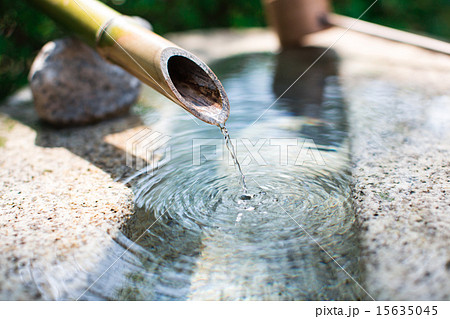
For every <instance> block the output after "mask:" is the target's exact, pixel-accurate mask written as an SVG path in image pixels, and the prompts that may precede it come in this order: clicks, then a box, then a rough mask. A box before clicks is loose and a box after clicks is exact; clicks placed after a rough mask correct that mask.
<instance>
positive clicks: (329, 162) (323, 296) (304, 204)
mask: <svg viewBox="0 0 450 319" xmlns="http://www.w3.org/2000/svg"><path fill="white" fill-rule="evenodd" d="M318 54H320V52H317V50H315V49H305V50H303V51H298V52H286V53H283V54H282V55H280V56H275V55H270V54H253V55H245V56H239V57H234V58H230V59H227V60H222V61H220V62H218V63H216V64H215V65H212V68H213V69H214V71H216V73H217V74H218V76H219V78H220V79H221V80H222V82H223V84H224V86H225V89H226V90H227V93H228V95H229V98H230V101H231V105H232V108H231V115H230V118H229V121H228V122H227V127H228V129H229V131H230V132H231V134H232V136H233V138H235V140H234V141H233V143H234V145H236V152H237V156H238V158H239V161H240V163H241V165H242V171H243V172H244V174H245V175H246V178H247V180H246V182H247V188H248V196H244V197H243V191H242V185H241V182H240V177H239V171H238V169H236V168H235V167H234V165H233V161H232V159H230V158H229V156H228V152H227V150H226V148H225V144H224V140H223V137H222V136H221V134H220V131H219V130H218V129H217V127H213V126H210V125H207V124H204V123H199V125H196V124H195V123H194V121H192V119H191V118H190V117H189V116H187V115H186V113H185V112H183V110H181V109H180V108H178V107H177V106H174V105H172V104H171V103H169V102H164V103H166V104H167V105H163V106H160V107H159V108H158V110H152V109H146V112H147V113H146V115H144V118H145V119H146V121H147V124H148V125H149V127H151V128H152V129H153V130H156V131H158V132H161V133H163V134H165V135H167V136H170V137H171V138H170V141H169V142H168V145H167V146H169V148H170V151H167V152H166V154H165V156H166V157H165V159H163V160H162V161H161V163H160V165H159V167H158V168H157V169H156V170H155V171H154V172H150V173H148V174H141V175H139V176H138V177H136V179H135V188H134V191H135V194H136V206H137V212H136V214H135V215H134V216H133V218H132V219H131V220H130V221H129V222H128V223H127V225H126V226H125V227H124V229H123V233H124V235H125V236H126V237H128V239H129V240H132V241H135V240H137V247H135V248H133V249H132V250H130V253H131V254H134V257H137V259H136V258H135V259H134V261H133V267H131V266H130V269H129V271H127V270H126V269H125V271H124V272H125V273H127V280H126V281H125V283H123V284H121V286H120V287H118V288H115V290H114V295H113V296H111V298H114V299H151V300H185V299H200V300H204V299H207V300H341V299H345V300H354V299H364V298H365V296H364V292H363V291H362V290H361V288H360V287H359V286H358V285H357V284H356V283H355V281H353V280H352V278H350V277H349V276H348V275H347V274H346V272H348V274H351V276H353V278H354V279H355V280H356V281H358V282H359V281H361V280H362V278H361V271H360V263H359V245H358V237H357V230H356V227H355V218H354V212H353V209H352V204H351V193H350V186H349V173H348V165H349V158H348V151H349V150H348V139H347V133H346V131H347V124H346V118H345V110H344V102H343V100H342V97H341V94H340V88H339V84H338V77H337V75H336V65H335V64H336V61H335V59H334V58H333V57H328V58H324V59H323V60H321V62H319V63H318V65H317V66H316V67H315V68H313V69H311V71H310V72H309V73H308V74H307V75H306V76H305V77H304V78H303V79H302V80H301V81H299V82H298V83H297V84H296V85H295V86H294V87H293V88H292V89H291V90H290V91H289V92H288V93H287V94H286V95H285V96H284V97H283V98H281V99H280V101H279V102H278V103H277V104H276V105H274V106H273V107H272V108H271V109H270V110H268V111H267V112H266V113H265V114H264V116H263V117H262V118H261V119H260V120H259V121H257V122H256V123H255V124H254V125H251V124H252V123H253V122H254V121H255V120H256V119H257V118H258V117H259V116H260V115H261V114H262V112H263V111H264V110H265V109H266V108H267V107H268V106H269V105H270V104H271V103H272V102H273V101H274V100H275V98H276V97H277V96H279V94H281V93H282V92H283V91H284V90H285V89H286V88H287V87H288V86H289V85H290V84H291V83H292V82H293V81H294V80H295V78H296V76H298V75H299V74H301V73H302V71H303V70H304V69H305V68H306V67H307V65H308V63H309V62H310V61H309V60H310V59H311V57H314V56H317V55H318ZM158 103H160V102H158ZM161 103H163V102H161ZM244 185H245V184H244ZM150 226H151V227H150ZM142 234H144V235H142ZM141 235H142V236H141ZM128 239H127V240H128ZM324 250H325V251H326V252H325V251H324ZM130 263H131V262H130ZM125 264H126V263H125ZM338 264H339V265H340V266H342V267H343V268H344V269H345V270H346V272H344V271H343V270H342V269H341V268H340V266H339V265H338ZM126 267H127V266H126ZM126 267H125V268H126ZM111 280H112V279H111ZM102 294H105V292H104V291H103V292H102Z"/></svg>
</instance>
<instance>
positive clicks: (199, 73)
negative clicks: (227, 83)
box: [161, 47, 230, 125]
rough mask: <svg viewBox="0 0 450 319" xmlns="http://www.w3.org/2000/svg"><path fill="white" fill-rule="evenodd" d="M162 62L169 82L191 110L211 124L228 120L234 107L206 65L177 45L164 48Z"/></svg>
mask: <svg viewBox="0 0 450 319" xmlns="http://www.w3.org/2000/svg"><path fill="white" fill-rule="evenodd" d="M161 64H162V65H161V67H162V69H163V74H164V76H165V78H166V82H167V84H168V85H169V87H170V89H171V90H172V92H173V94H175V96H176V97H177V99H178V100H179V101H180V102H182V104H183V107H184V108H185V109H186V110H187V111H189V112H190V113H192V114H193V115H194V116H196V117H197V118H199V119H201V120H202V121H205V122H207V123H209V124H213V125H221V124H223V123H225V121H226V120H227V118H228V115H229V110H230V106H229V102H228V98H227V96H226V93H225V90H224V88H223V86H222V84H221V83H220V81H219V80H218V78H217V77H216V75H215V74H214V73H213V72H212V71H211V69H210V68H209V67H208V66H207V65H206V64H204V63H203V62H202V61H201V60H199V59H198V58H196V57H195V56H194V55H193V54H191V53H189V52H187V51H185V50H183V49H180V48H174V47H171V48H167V49H165V50H164V51H163V53H162V55H161Z"/></svg>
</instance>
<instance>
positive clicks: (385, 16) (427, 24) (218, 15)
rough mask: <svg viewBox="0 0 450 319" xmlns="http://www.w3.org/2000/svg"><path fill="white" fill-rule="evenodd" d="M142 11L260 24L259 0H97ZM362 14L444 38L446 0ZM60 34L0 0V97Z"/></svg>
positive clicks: (183, 26)
mask: <svg viewBox="0 0 450 319" xmlns="http://www.w3.org/2000/svg"><path fill="white" fill-rule="evenodd" d="M103 1H104V2H106V3H107V4H109V5H111V6H112V7H114V8H115V9H117V10H119V11H121V12H123V13H125V14H128V15H138V16H141V17H144V18H145V19H147V20H148V21H150V22H151V23H152V24H153V27H154V30H155V32H157V33H160V34H164V33H166V32H171V31H182V30H187V29H199V28H219V27H234V28H241V27H252V26H263V25H265V21H264V12H263V9H262V5H261V0H103ZM371 2H372V1H371V0H335V1H333V6H334V10H335V11H336V12H338V13H341V14H345V15H348V16H352V17H358V16H359V15H360V14H361V13H362V12H364V10H365V9H367V7H368V6H369V5H370V4H371ZM363 19H364V20H368V21H372V22H376V23H380V24H384V25H387V26H391V27H394V28H399V29H403V30H409V31H414V32H418V33H424V34H429V35H432V36H435V37H438V38H442V39H448V38H450V25H449V24H450V1H449V0H414V1H405V0H379V1H378V3H377V4H375V5H374V6H373V7H372V9H371V10H369V11H368V12H367V14H366V15H365V16H364V17H363ZM62 35H64V31H62V30H60V29H59V28H58V27H57V26H56V25H55V24H54V23H53V22H52V21H51V20H50V19H49V18H47V17H45V16H44V15H43V14H41V13H40V12H39V11H37V10H36V9H34V8H32V7H30V5H28V3H27V2H26V1H25V0H0V99H2V98H4V97H5V96H6V95H8V94H10V93H11V92H13V91H14V90H16V89H17V88H18V87H20V86H22V85H24V84H26V82H27V73H28V70H29V67H30V65H31V62H32V59H33V57H34V56H35V55H36V53H37V52H38V51H39V49H40V48H41V46H42V45H43V44H45V43H46V42H48V41H50V40H52V39H54V38H56V37H60V36H62Z"/></svg>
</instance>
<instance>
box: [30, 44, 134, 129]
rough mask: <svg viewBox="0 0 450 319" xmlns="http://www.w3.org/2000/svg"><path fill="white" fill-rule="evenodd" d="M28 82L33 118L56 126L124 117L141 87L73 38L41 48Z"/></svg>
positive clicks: (120, 70)
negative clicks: (30, 91) (33, 110)
mask: <svg viewBox="0 0 450 319" xmlns="http://www.w3.org/2000/svg"><path fill="white" fill-rule="evenodd" d="M28 78H29V82H30V87H31V90H32V92H33V97H34V105H35V108H36V111H37V113H38V115H39V117H40V118H41V119H43V120H45V121H47V122H49V123H52V124H54V125H57V126H63V125H68V124H69V125H82V124H89V123H94V122H98V121H100V120H103V119H107V118H111V117H115V116H118V115H122V114H125V113H127V112H128V110H129V109H130V107H131V105H132V104H133V103H134V102H135V101H136V99H137V97H138V95H139V89H140V87H141V83H140V81H139V80H138V79H136V78H135V77H133V76H132V75H130V74H128V73H127V72H126V71H124V70H123V69H121V68H120V67H118V66H116V65H113V64H111V63H108V62H106V61H105V60H103V59H102V58H101V57H100V56H99V55H98V54H97V52H95V51H94V50H93V49H92V48H90V47H89V46H87V45H86V44H84V43H82V42H81V41H79V40H77V39H75V38H65V39H58V40H55V41H51V42H49V43H47V44H46V45H45V46H43V47H42V49H41V51H40V52H39V54H38V55H37V56H36V58H35V60H34V62H33V65H32V66H31V70H30V74H29V76H28Z"/></svg>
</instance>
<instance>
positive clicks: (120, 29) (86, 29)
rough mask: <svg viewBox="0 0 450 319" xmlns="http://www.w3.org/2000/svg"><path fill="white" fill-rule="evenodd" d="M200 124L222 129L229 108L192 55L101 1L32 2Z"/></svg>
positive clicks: (209, 74)
mask: <svg viewBox="0 0 450 319" xmlns="http://www.w3.org/2000/svg"><path fill="white" fill-rule="evenodd" d="M28 1H29V2H31V3H33V4H34V5H35V6H36V7H38V8H39V9H41V10H42V11H43V12H44V13H46V14H47V15H48V16H50V17H51V18H52V19H54V20H55V21H57V22H58V23H60V24H61V25H63V26H64V27H66V28H67V29H69V30H71V31H73V32H75V33H76V34H77V35H79V36H80V37H81V38H82V39H83V40H84V41H85V42H87V43H88V44H90V45H91V46H92V47H94V48H96V49H97V51H98V52H99V54H100V55H101V56H102V57H104V58H105V59H107V60H108V61H110V62H112V63H114V64H117V65H119V66H121V67H122V68H124V69H125V70H127V71H128V72H129V73H131V74H133V75H134V76H136V77H137V78H139V79H140V80H141V81H142V82H143V83H145V84H147V85H149V86H150V87H152V88H153V89H155V90H156V91H158V92H159V93H161V94H162V95H164V96H166V97H167V98H169V99H170V100H172V101H173V102H175V103H177V104H178V105H180V106H181V107H182V108H184V109H185V110H186V111H188V112H190V113H191V114H193V115H194V116H195V117H197V118H199V119H200V120H202V121H204V122H206V123H209V124H213V125H221V124H224V123H225V122H226V120H227V119H228V115H229V113H230V105H229V101H228V98H227V95H226V93H225V90H224V88H223V86H222V84H221V83H220V81H219V80H218V78H217V76H216V75H215V74H214V73H213V72H212V71H211V69H210V68H209V67H208V66H207V65H206V64H205V63H203V62H202V61H201V60H200V59H198V58H197V57H196V56H194V55H193V54H191V53H190V52H188V51H186V50H184V49H182V48H180V47H178V46H177V45H175V44H173V43H172V42H170V41H168V40H166V39H164V38H163V37H161V36H159V35H157V34H155V33H153V32H152V31H150V30H147V29H146V28H144V27H142V26H141V25H139V23H137V22H136V21H135V20H134V19H133V18H131V17H127V16H124V15H121V14H120V13H119V12H117V11H115V10H113V9H111V8H109V7H108V6H106V5H105V4H103V3H101V2H99V1H96V0H28Z"/></svg>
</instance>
